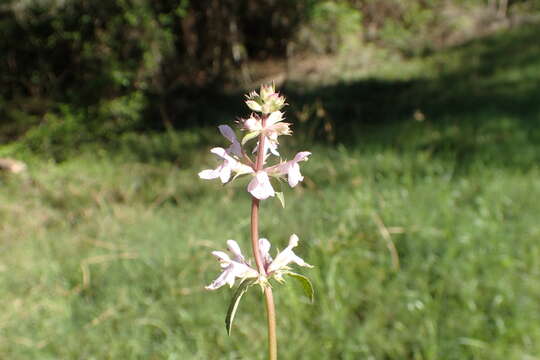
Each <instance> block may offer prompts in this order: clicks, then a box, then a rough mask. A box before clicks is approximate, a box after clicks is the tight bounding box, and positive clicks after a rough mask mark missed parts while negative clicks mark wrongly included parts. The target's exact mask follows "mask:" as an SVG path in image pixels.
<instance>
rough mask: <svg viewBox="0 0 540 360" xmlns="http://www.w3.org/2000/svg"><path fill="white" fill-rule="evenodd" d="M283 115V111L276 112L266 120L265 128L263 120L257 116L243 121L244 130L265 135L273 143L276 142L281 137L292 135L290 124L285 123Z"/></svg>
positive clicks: (253, 115) (254, 115)
mask: <svg viewBox="0 0 540 360" xmlns="http://www.w3.org/2000/svg"><path fill="white" fill-rule="evenodd" d="M282 121H283V113H282V112H281V111H274V112H272V113H271V114H270V115H268V117H267V118H266V121H265V124H264V127H263V125H262V119H261V118H260V117H259V116H258V115H256V114H251V116H250V117H249V118H247V119H245V120H243V121H241V125H242V128H243V129H244V130H246V131H248V132H250V133H256V134H257V135H258V134H261V133H262V134H264V136H266V137H268V138H270V139H271V140H272V141H276V140H277V137H278V136H279V135H291V133H292V131H291V129H290V125H291V124H290V123H284V122H282Z"/></svg>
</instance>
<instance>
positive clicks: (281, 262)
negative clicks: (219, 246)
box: [206, 234, 313, 290]
mask: <svg viewBox="0 0 540 360" xmlns="http://www.w3.org/2000/svg"><path fill="white" fill-rule="evenodd" d="M227 245H228V249H229V251H230V252H231V254H232V255H233V256H234V259H231V258H230V257H229V255H228V254H227V253H225V252H223V251H212V254H213V255H214V256H215V257H217V258H218V260H219V261H220V263H221V268H222V269H223V272H222V273H221V274H220V275H219V276H218V278H217V279H216V280H214V281H213V282H212V283H211V284H210V285H208V286H206V289H208V290H216V289H219V288H220V287H222V286H223V285H225V284H228V285H229V286H230V287H232V286H233V285H234V283H235V281H236V279H237V278H239V279H241V280H244V279H247V278H259V281H260V282H261V283H264V282H266V278H270V277H274V278H276V280H278V281H282V280H283V278H282V277H283V275H284V274H285V273H286V272H287V271H289V266H288V265H289V264H290V263H295V264H296V265H298V266H306V267H313V266H311V265H309V264H308V263H306V262H305V261H304V260H302V258H300V257H299V256H297V255H296V254H295V253H294V252H293V250H292V249H293V248H294V247H296V246H297V245H298V236H296V234H292V235H291V237H290V239H289V246H287V247H286V248H285V250H283V251H281V252H280V253H278V254H277V256H276V258H275V259H273V260H272V257H271V256H270V247H271V245H270V242H269V241H268V239H265V238H261V239H259V251H260V254H261V258H262V261H263V266H264V269H265V271H266V276H263V277H261V276H260V274H259V272H258V271H257V270H256V269H254V268H253V267H252V266H251V265H250V264H249V263H248V262H247V261H246V259H245V258H244V255H242V251H241V250H240V246H238V243H237V242H236V241H234V240H228V241H227Z"/></svg>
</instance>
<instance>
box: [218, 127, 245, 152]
mask: <svg viewBox="0 0 540 360" xmlns="http://www.w3.org/2000/svg"><path fill="white" fill-rule="evenodd" d="M218 128H219V132H220V133H221V135H223V136H224V137H225V138H227V140H229V141H230V142H231V146H229V147H228V148H227V150H225V151H226V152H227V154H229V155H234V156H238V157H242V146H241V145H240V142H239V141H238V139H237V138H236V134H235V133H234V131H233V129H232V128H231V127H230V126H229V125H219V126H218Z"/></svg>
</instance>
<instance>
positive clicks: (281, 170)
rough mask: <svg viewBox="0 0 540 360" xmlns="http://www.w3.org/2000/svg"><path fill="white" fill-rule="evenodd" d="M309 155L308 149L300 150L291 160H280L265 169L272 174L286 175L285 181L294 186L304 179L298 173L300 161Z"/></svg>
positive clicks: (306, 158)
mask: <svg viewBox="0 0 540 360" xmlns="http://www.w3.org/2000/svg"><path fill="white" fill-rule="evenodd" d="M309 155H311V153H310V152H309V151H302V152H299V153H298V154H296V156H295V157H294V159H293V160H290V161H285V162H282V163H281V164H278V165H274V166H271V167H269V168H267V169H265V171H266V172H267V173H268V174H269V175H272V176H284V175H287V181H288V182H289V185H290V186H291V187H295V186H296V185H298V183H299V182H300V181H302V180H304V177H303V176H302V174H301V173H300V166H299V165H298V163H299V162H300V161H307V160H308V156H309Z"/></svg>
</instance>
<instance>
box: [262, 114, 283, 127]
mask: <svg viewBox="0 0 540 360" xmlns="http://www.w3.org/2000/svg"><path fill="white" fill-rule="evenodd" d="M281 120H283V113H282V112H281V111H274V112H273V113H271V114H270V115H268V118H266V124H265V125H266V127H267V128H268V127H270V126H272V125H274V124H275V123H277V122H279V121H281Z"/></svg>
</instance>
